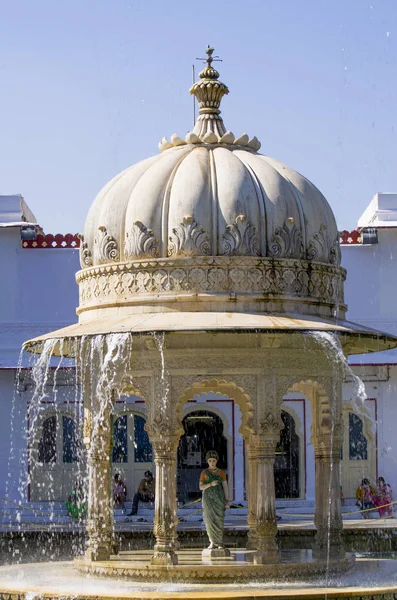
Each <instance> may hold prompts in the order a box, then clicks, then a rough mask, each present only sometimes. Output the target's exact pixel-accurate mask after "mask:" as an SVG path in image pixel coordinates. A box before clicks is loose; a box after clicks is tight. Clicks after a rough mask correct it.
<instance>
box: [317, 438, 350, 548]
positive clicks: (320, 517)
mask: <svg viewBox="0 0 397 600" xmlns="http://www.w3.org/2000/svg"><path fill="white" fill-rule="evenodd" d="M341 445H342V444H341V439H340V438H339V437H336V438H332V437H331V436H324V437H323V438H319V439H318V440H317V443H316V446H315V470H316V471H315V472H316V512H315V518H314V524H315V527H316V529H317V533H316V537H315V545H314V553H315V554H316V555H317V556H319V557H327V556H330V557H335V558H337V557H339V556H343V554H344V545H343V521H342V507H341V499H340V450H341Z"/></svg>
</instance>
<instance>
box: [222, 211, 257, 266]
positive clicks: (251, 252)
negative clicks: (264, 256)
mask: <svg viewBox="0 0 397 600" xmlns="http://www.w3.org/2000/svg"><path fill="white" fill-rule="evenodd" d="M220 244H221V254H223V255H227V256H236V255H238V256H259V255H260V251H259V238H258V235H257V233H256V229H255V227H254V226H253V225H252V223H250V222H249V221H248V220H247V217H246V216H245V215H238V217H236V219H235V221H234V223H231V224H230V225H227V227H226V231H225V233H224V234H223V235H222V238H221V243H220Z"/></svg>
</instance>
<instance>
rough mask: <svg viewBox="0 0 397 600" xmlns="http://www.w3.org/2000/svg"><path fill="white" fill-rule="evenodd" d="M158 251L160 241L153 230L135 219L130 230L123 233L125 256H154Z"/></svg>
mask: <svg viewBox="0 0 397 600" xmlns="http://www.w3.org/2000/svg"><path fill="white" fill-rule="evenodd" d="M159 252H160V243H159V240H158V239H157V238H156V237H155V236H154V234H153V231H152V230H151V229H148V228H147V227H145V225H144V224H143V223H141V221H135V223H134V224H133V225H132V228H131V230H130V231H127V232H126V234H125V241H124V255H125V258H140V257H146V258H156V257H157V256H159Z"/></svg>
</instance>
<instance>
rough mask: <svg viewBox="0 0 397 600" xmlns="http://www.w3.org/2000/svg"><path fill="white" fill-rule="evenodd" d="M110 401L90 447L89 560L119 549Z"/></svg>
mask: <svg viewBox="0 0 397 600" xmlns="http://www.w3.org/2000/svg"><path fill="white" fill-rule="evenodd" d="M110 409H111V403H110V402H108V403H107V405H106V407H104V409H103V413H102V414H101V416H100V418H99V417H98V421H100V422H97V423H96V424H95V427H94V431H93V435H92V437H91V440H90V445H89V446H88V447H87V450H88V461H87V462H88V485H89V488H88V519H87V533H88V542H87V550H86V557H87V558H88V559H89V560H93V561H101V560H109V558H110V555H111V554H112V553H114V552H115V551H116V548H115V540H114V527H113V498H112V491H111V485H112V480H111V472H112V470H111V460H110V449H111V430H110Z"/></svg>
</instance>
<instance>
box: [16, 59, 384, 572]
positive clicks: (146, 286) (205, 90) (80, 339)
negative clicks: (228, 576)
mask: <svg viewBox="0 0 397 600" xmlns="http://www.w3.org/2000/svg"><path fill="white" fill-rule="evenodd" d="M213 60H214V56H213V49H212V48H209V47H208V49H207V59H206V61H207V64H206V66H205V68H204V69H203V70H202V72H201V73H200V78H199V81H198V82H197V83H194V85H193V86H192V87H191V89H190V93H191V94H193V95H194V96H195V97H196V98H197V101H198V105H199V113H198V118H197V121H196V124H195V126H194V129H193V130H192V131H189V133H187V135H186V136H183V137H179V136H178V135H177V134H173V135H171V137H170V139H166V138H165V137H164V138H163V139H162V140H161V142H160V144H159V148H160V152H159V154H157V155H156V156H153V157H150V158H147V159H146V160H143V161H141V162H139V163H137V164H135V165H133V166H131V167H130V168H128V169H126V170H125V171H123V172H122V173H120V174H119V175H117V176H116V177H115V178H114V179H112V180H111V181H110V182H109V183H108V184H107V185H106V186H105V187H104V188H103V190H102V191H101V192H100V193H99V194H98V196H97V198H96V199H95V201H94V203H93V204H92V206H91V208H90V210H89V213H88V216H87V220H86V224H85V229H84V236H83V237H82V238H81V246H80V261H81V270H80V271H79V272H78V273H77V275H76V278H77V283H78V285H79V298H80V299H79V307H78V310H77V312H78V317H79V321H78V323H77V324H75V325H71V326H69V327H65V328H63V329H60V330H57V331H54V332H52V333H50V334H46V335H43V336H40V337H38V338H35V339H33V340H31V341H29V342H27V343H26V345H25V347H26V348H27V349H28V350H30V351H34V352H43V353H44V354H45V353H47V354H48V356H50V355H53V354H57V355H61V356H63V357H65V356H72V357H75V358H76V362H77V369H78V373H79V378H80V383H81V394H82V398H83V402H84V442H85V445H86V448H87V457H88V459H87V461H88V478H89V496H88V502H89V507H88V511H89V512H88V534H89V540H88V545H87V551H86V555H85V562H84V564H85V565H86V566H87V565H94V566H95V563H98V562H106V561H108V560H109V559H110V557H111V555H113V554H114V553H115V552H117V544H116V543H115V536H114V525H113V505H112V498H111V477H112V475H111V474H112V469H111V445H112V426H111V423H112V414H113V411H114V406H115V403H116V402H117V400H118V398H120V397H121V396H125V395H128V394H129V395H136V396H139V397H140V398H142V400H143V401H144V403H145V406H146V425H145V429H146V432H147V434H148V435H149V439H150V443H151V445H152V448H153V452H154V461H155V471H156V472H155V478H156V496H155V515H154V535H155V538H156V542H155V545H154V549H153V552H152V556H151V561H150V563H151V565H152V566H153V567H156V566H162V565H163V566H170V565H171V566H173V565H177V564H178V551H179V542H178V537H177V494H176V465H177V449H178V444H179V441H180V437H181V435H182V434H183V426H182V413H183V410H184V407H185V406H186V405H187V403H188V402H189V401H190V400H191V399H192V398H193V397H194V396H197V395H198V394H202V393H213V394H225V395H228V396H229V397H232V398H233V399H234V401H235V403H236V404H237V406H238V407H239V409H240V411H241V427H240V433H241V435H242V436H243V439H244V444H245V449H246V457H247V458H246V460H247V480H248V485H247V499H248V526H249V547H250V549H251V550H252V551H254V555H255V564H257V565H262V564H264V565H266V564H267V563H270V564H275V563H277V562H278V561H279V560H280V553H279V550H278V545H277V521H276V510H275V496H276V494H275V484H274V462H275V452H276V446H277V444H278V442H279V439H280V430H281V429H282V428H283V427H284V422H283V420H282V418H281V412H282V408H281V406H282V401H283V397H284V396H285V395H286V394H287V393H288V392H299V393H301V394H303V395H304V396H305V397H306V398H307V399H308V400H309V402H310V406H311V411H312V413H311V414H312V426H311V443H312V444H313V446H314V460H315V496H316V498H315V500H316V503H315V526H316V529H317V533H316V541H315V554H316V555H317V556H319V557H323V558H324V557H325V556H326V555H327V556H328V557H331V558H332V559H335V560H343V559H344V556H345V553H344V547H343V541H342V535H341V532H342V516H341V498H340V469H339V463H340V459H341V447H342V442H343V431H342V430H343V426H342V382H343V380H344V378H345V362H344V360H343V354H342V350H343V353H345V354H346V355H347V354H355V353H364V352H367V351H369V350H372V351H374V350H380V349H387V348H389V347H391V346H393V345H394V342H393V339H392V336H391V337H390V338H389V339H387V338H386V337H385V336H383V335H382V334H379V332H377V331H375V330H372V329H368V328H366V327H363V326H362V325H357V324H354V323H351V322H348V321H346V320H345V313H346V305H345V302H344V281H345V277H346V271H345V270H344V269H343V268H342V267H341V265H340V246H339V234H338V230H337V226H336V222H335V218H334V215H333V212H332V209H331V208H330V206H329V204H328V203H327V201H326V199H325V198H324V196H323V195H322V194H321V192H320V191H319V190H318V189H317V188H316V187H315V186H314V185H313V184H312V183H311V182H310V181H308V180H307V179H306V178H305V177H303V176H302V175H300V174H299V173H297V172H295V171H293V170H292V169H290V168H289V167H287V166H285V165H284V164H282V163H280V162H278V161H277V160H274V159H272V158H269V157H268V156H265V155H262V154H260V153H259V150H260V146H261V145H260V142H259V141H258V139H257V138H256V137H255V136H253V137H250V136H248V135H247V134H245V133H241V134H238V135H234V134H233V133H232V132H231V131H230V130H228V129H227V128H226V127H225V125H224V122H223V119H222V116H221V110H220V104H221V101H222V98H223V96H225V95H227V94H228V93H229V90H228V87H227V86H226V85H225V84H224V83H222V82H221V81H220V80H219V73H218V72H217V70H216V69H215V68H214V66H213ZM208 449H210V448H208Z"/></svg>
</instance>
